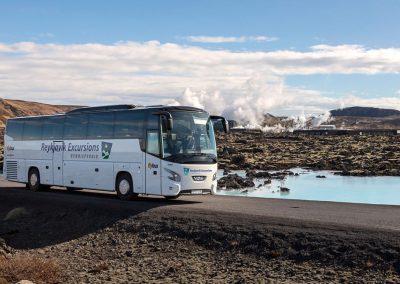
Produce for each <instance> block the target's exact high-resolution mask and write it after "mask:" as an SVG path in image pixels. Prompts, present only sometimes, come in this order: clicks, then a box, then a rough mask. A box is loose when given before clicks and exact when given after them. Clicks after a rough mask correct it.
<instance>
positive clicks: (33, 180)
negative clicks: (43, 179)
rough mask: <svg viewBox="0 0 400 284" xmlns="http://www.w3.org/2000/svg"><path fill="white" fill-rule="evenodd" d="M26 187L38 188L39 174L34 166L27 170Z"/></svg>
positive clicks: (36, 189) (34, 189) (37, 189)
mask: <svg viewBox="0 0 400 284" xmlns="http://www.w3.org/2000/svg"><path fill="white" fill-rule="evenodd" d="M28 188H29V189H30V190H32V191H39V190H40V175H39V171H38V170H37V169H36V168H33V169H30V170H29V174H28Z"/></svg>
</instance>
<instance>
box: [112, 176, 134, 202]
mask: <svg viewBox="0 0 400 284" xmlns="http://www.w3.org/2000/svg"><path fill="white" fill-rule="evenodd" d="M115 190H116V192H117V195H118V197H119V199H121V200H131V199H133V198H134V197H137V196H138V194H137V193H134V192H133V183H132V177H131V176H130V175H129V174H126V173H122V174H120V175H118V177H117V182H116V185H115Z"/></svg>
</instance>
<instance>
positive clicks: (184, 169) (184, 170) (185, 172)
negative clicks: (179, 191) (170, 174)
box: [183, 168, 190, 176]
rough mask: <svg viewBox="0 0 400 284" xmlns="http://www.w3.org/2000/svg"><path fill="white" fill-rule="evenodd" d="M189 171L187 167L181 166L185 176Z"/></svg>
mask: <svg viewBox="0 0 400 284" xmlns="http://www.w3.org/2000/svg"><path fill="white" fill-rule="evenodd" d="M189 172H190V169H189V168H183V173H184V174H185V176H187V175H188V174H189Z"/></svg>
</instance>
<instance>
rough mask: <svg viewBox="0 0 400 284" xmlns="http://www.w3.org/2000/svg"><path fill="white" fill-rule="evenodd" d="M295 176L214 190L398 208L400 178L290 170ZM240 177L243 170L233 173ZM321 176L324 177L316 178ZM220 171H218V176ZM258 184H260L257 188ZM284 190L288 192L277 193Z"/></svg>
mask: <svg viewBox="0 0 400 284" xmlns="http://www.w3.org/2000/svg"><path fill="white" fill-rule="evenodd" d="M292 171H293V172H295V173H299V175H298V176H288V177H286V179H285V180H274V179H273V180H272V183H271V184H269V185H266V186H264V185H263V181H264V180H263V179H258V180H255V181H254V182H255V184H256V186H255V187H254V188H247V189H240V190H218V191H217V194H219V195H232V196H249V197H261V198H280V199H301V200H318V201H336V202H351V203H369V204H387V205H400V177H387V176H384V177H349V176H339V175H334V174H333V172H329V171H308V170H303V169H292ZM233 173H237V174H238V175H241V176H244V175H245V172H244V171H234V172H233ZM317 175H324V176H326V178H317V177H316V176H317ZM221 176H222V172H219V177H221ZM258 185H262V186H261V187H259V188H258ZM279 187H287V188H289V189H290V191H289V192H281V191H280V189H279Z"/></svg>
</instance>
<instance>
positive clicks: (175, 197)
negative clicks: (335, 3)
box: [164, 195, 179, 200]
mask: <svg viewBox="0 0 400 284" xmlns="http://www.w3.org/2000/svg"><path fill="white" fill-rule="evenodd" d="M164 197H165V199H167V200H175V199H177V198H178V197H179V195H172V196H171V195H168V196H164Z"/></svg>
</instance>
